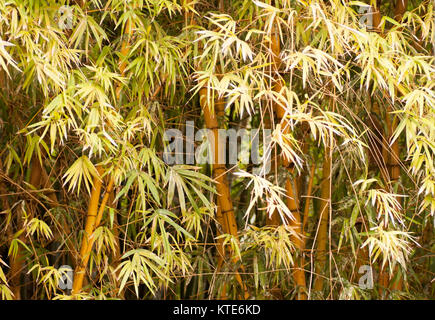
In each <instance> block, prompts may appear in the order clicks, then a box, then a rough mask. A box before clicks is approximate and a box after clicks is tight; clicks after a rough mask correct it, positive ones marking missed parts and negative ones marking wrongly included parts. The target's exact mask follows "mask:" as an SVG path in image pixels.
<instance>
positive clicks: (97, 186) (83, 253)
mask: <svg viewBox="0 0 435 320" xmlns="http://www.w3.org/2000/svg"><path fill="white" fill-rule="evenodd" d="M97 170H98V173H99V175H100V176H101V175H102V173H103V169H102V168H101V167H97ZM100 194H101V178H100V177H94V181H93V186H92V192H91V198H90V200H89V206H88V212H87V216H86V224H85V231H84V234H83V240H82V246H81V249H80V257H79V259H78V261H79V264H78V265H77V267H76V270H75V272H74V281H73V289H72V294H76V293H78V292H80V290H81V289H82V286H83V279H84V276H85V272H86V265H87V263H88V261H89V255H90V251H91V250H90V249H91V246H89V245H88V244H89V243H90V241H91V239H90V237H91V235H92V233H93V232H94V226H95V221H96V219H97V214H98V202H99V200H100Z"/></svg>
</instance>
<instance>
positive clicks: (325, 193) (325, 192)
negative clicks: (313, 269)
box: [314, 146, 332, 291]
mask: <svg viewBox="0 0 435 320" xmlns="http://www.w3.org/2000/svg"><path fill="white" fill-rule="evenodd" d="M331 160H332V159H331V147H330V146H327V147H326V148H325V156H324V160H323V173H322V182H321V184H320V197H321V200H320V225H319V233H318V243H317V261H318V273H319V276H318V277H317V278H316V281H315V282H314V289H315V290H317V291H321V290H323V284H324V280H323V278H322V277H321V273H322V272H323V270H324V268H325V264H326V243H327V241H328V220H329V216H330V214H331V212H330V202H331Z"/></svg>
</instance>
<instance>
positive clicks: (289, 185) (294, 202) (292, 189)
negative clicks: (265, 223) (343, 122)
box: [270, 27, 307, 300]
mask: <svg viewBox="0 0 435 320" xmlns="http://www.w3.org/2000/svg"><path fill="white" fill-rule="evenodd" d="M270 49H271V52H272V57H273V72H275V73H277V72H278V71H279V67H280V64H281V60H280V58H279V55H280V53H281V44H280V39H279V34H278V30H277V28H276V27H274V30H273V31H272V35H271V43H270ZM272 78H273V79H274V84H273V90H274V91H275V92H280V91H281V89H282V87H283V86H284V82H283V80H282V79H281V78H280V77H278V78H277V77H273V76H272ZM273 109H274V111H275V113H276V115H277V118H278V123H282V124H283V134H286V133H288V130H289V123H288V121H287V120H286V119H285V118H284V116H285V109H284V108H283V107H282V106H280V105H278V104H277V103H273ZM281 160H282V164H283V166H284V167H286V168H287V169H288V171H289V174H290V176H291V175H292V174H293V170H294V169H293V163H290V162H289V161H288V159H286V158H285V157H282V159H281ZM286 196H287V207H288V208H289V210H290V211H291V212H292V214H293V217H294V220H290V219H289V221H288V222H289V224H290V226H291V227H292V228H293V230H294V231H295V233H296V236H293V235H292V237H291V239H292V241H293V242H294V244H295V247H296V248H297V249H298V250H299V252H300V254H301V257H299V259H296V260H295V268H294V269H295V271H294V272H293V279H294V281H295V283H296V286H297V292H298V294H297V299H298V300H306V299H307V295H306V287H307V286H306V279H305V271H304V270H303V260H304V259H303V250H304V249H305V241H304V240H303V237H304V235H303V233H302V220H301V216H300V209H299V201H298V192H297V183H296V180H295V181H294V182H293V181H292V179H291V178H287V180H286ZM274 216H278V214H277V213H276V212H274V213H273V214H272V217H271V218H270V221H271V222H273V223H277V222H278V221H279V220H280V219H279V217H274ZM281 223H282V222H281Z"/></svg>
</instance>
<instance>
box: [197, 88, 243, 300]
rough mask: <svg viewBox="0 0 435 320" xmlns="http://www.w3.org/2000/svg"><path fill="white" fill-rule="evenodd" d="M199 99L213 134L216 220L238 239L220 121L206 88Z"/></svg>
mask: <svg viewBox="0 0 435 320" xmlns="http://www.w3.org/2000/svg"><path fill="white" fill-rule="evenodd" d="M199 99H200V105H201V108H202V110H203V112H204V120H205V125H206V127H207V129H209V130H210V131H211V132H212V134H213V137H212V138H213V147H214V150H213V178H214V180H215V182H216V191H217V202H218V207H219V210H220V213H219V212H218V214H217V216H216V218H217V220H218V223H219V224H220V225H221V226H222V232H223V233H226V234H231V235H232V236H234V237H236V238H237V222H236V218H235V214H234V208H233V203H232V200H231V194H230V189H229V186H228V181H227V175H226V167H225V164H222V163H220V161H219V160H220V159H219V146H220V145H222V142H221V141H220V140H219V131H218V129H219V124H218V119H217V116H216V113H215V112H214V111H212V110H211V109H210V107H209V106H208V104H207V89H206V88H201V90H200V91H199ZM219 103H221V102H219V101H218V102H217V103H216V105H218V104H219ZM218 246H222V244H219V242H218ZM218 251H220V252H221V253H224V252H225V249H224V248H220V249H218ZM233 262H234V263H237V262H238V258H237V257H234V258H233ZM221 263H222V262H221ZM218 265H219V263H218ZM235 276H236V280H237V282H239V284H240V285H241V286H242V288H244V291H245V294H244V295H245V298H248V297H249V294H248V292H247V290H246V286H245V285H244V284H243V281H242V279H241V277H240V274H239V273H238V272H236V275H235ZM225 296H226V295H225Z"/></svg>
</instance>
